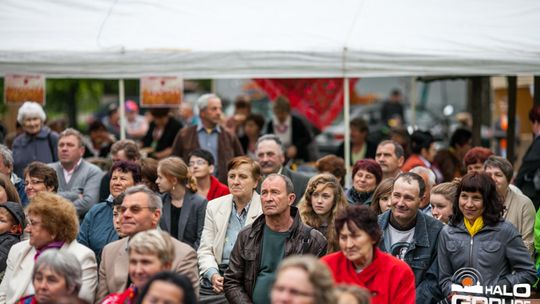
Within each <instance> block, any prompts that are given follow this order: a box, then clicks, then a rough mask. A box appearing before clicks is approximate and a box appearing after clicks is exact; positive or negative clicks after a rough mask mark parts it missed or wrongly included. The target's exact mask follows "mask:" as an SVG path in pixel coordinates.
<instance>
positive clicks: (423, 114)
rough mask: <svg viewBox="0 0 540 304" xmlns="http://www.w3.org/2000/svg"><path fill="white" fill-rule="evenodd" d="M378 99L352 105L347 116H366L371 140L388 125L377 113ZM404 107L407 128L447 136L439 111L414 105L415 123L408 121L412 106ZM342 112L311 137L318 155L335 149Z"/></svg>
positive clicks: (340, 132)
mask: <svg viewBox="0 0 540 304" xmlns="http://www.w3.org/2000/svg"><path fill="white" fill-rule="evenodd" d="M382 104H383V103H382V102H381V101H379V102H376V103H372V104H368V105H355V106H351V108H350V113H351V114H350V116H349V117H350V119H353V118H355V117H362V118H364V119H365V120H366V122H367V123H368V126H369V132H370V134H369V139H370V140H373V141H375V142H378V141H380V140H382V139H383V138H384V137H385V136H386V135H387V134H388V131H389V129H388V127H387V126H386V123H385V122H384V121H383V120H382V117H381V107H382ZM404 107H405V121H406V124H405V126H406V127H407V131H408V132H409V134H410V133H412V132H413V131H414V130H416V129H421V130H429V131H430V132H431V134H432V135H433V136H434V137H435V139H436V140H437V141H444V140H446V138H448V136H447V134H448V128H449V127H448V125H449V122H448V119H447V117H445V116H444V115H443V114H442V111H441V114H439V115H437V114H435V113H434V112H433V111H431V110H430V109H426V108H420V107H417V108H416V123H415V124H414V125H411V122H412V120H413V119H412V113H413V112H412V109H411V107H410V105H409V104H404ZM343 120H344V114H343V112H342V113H341V114H340V116H338V117H337V118H336V119H335V120H334V122H333V123H332V124H331V125H330V126H328V127H326V128H325V129H324V130H323V131H322V132H321V134H319V135H318V136H317V137H316V138H315V141H316V143H317V147H318V148H319V153H320V155H321V156H322V155H326V154H332V153H335V152H336V150H337V148H338V146H339V145H340V144H341V143H342V142H343V140H344V139H345V124H344V121H343Z"/></svg>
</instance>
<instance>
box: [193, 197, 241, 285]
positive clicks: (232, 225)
mask: <svg viewBox="0 0 540 304" xmlns="http://www.w3.org/2000/svg"><path fill="white" fill-rule="evenodd" d="M231 204H232V210H231V215H230V216H229V223H228V224H227V232H226V233H225V244H223V253H222V255H221V264H229V258H230V257H231V252H232V250H233V247H234V243H236V239H237V238H238V233H240V230H242V228H244V226H245V225H246V220H247V214H248V212H249V207H250V206H251V201H250V202H249V203H248V204H247V205H246V206H245V207H244V208H243V209H242V211H240V214H238V212H237V211H236V203H235V202H234V201H233V202H232V203H231ZM215 273H219V271H218V270H217V269H215V268H210V269H208V270H207V271H206V273H205V274H204V275H205V276H206V277H207V278H208V280H211V279H212V275H214V274H215Z"/></svg>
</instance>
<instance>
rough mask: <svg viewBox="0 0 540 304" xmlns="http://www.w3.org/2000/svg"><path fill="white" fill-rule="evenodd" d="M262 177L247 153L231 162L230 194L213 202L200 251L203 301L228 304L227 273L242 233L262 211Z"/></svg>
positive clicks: (201, 301)
mask: <svg viewBox="0 0 540 304" xmlns="http://www.w3.org/2000/svg"><path fill="white" fill-rule="evenodd" d="M260 177H261V168H260V167H259V165H258V164H257V163H256V162H255V161H253V160H252V159H251V158H249V157H247V156H238V157H235V158H233V159H232V160H231V161H230V162H229V164H228V165H227V184H228V185H229V190H230V193H231V194H229V195H226V196H222V197H220V198H216V199H214V200H212V201H210V202H209V203H208V205H207V207H206V217H205V220H204V229H203V232H202V236H201V243H200V246H199V249H198V251H197V256H198V260H199V270H200V274H201V278H202V282H201V294H200V303H227V300H226V299H225V295H224V293H223V272H224V270H225V269H226V268H227V266H228V264H229V257H230V254H231V251H232V249H233V246H234V243H235V242H236V237H237V236H238V232H240V230H241V229H242V228H244V227H245V226H247V225H250V224H251V223H252V222H253V221H254V220H255V219H256V218H257V217H258V216H259V215H261V214H262V208H261V198H260V196H259V194H258V193H257V192H256V191H255V188H256V187H257V183H258V182H259V179H260Z"/></svg>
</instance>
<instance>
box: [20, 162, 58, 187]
mask: <svg viewBox="0 0 540 304" xmlns="http://www.w3.org/2000/svg"><path fill="white" fill-rule="evenodd" d="M27 175H28V176H29V177H37V178H40V179H42V180H43V183H44V184H45V187H47V188H52V189H53V192H56V191H58V175H56V171H54V169H53V168H51V167H49V166H47V165H46V164H44V163H42V162H38V161H35V162H31V163H30V164H29V165H28V166H26V168H24V172H23V176H22V178H23V179H25V178H26V176H27Z"/></svg>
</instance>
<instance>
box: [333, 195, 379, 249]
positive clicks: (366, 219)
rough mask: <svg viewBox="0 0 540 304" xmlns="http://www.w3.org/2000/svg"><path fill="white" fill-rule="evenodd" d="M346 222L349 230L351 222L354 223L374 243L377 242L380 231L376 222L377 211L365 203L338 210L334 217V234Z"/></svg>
mask: <svg viewBox="0 0 540 304" xmlns="http://www.w3.org/2000/svg"><path fill="white" fill-rule="evenodd" d="M345 224H347V227H348V228H349V230H351V226H352V225H351V224H354V225H355V226H356V227H358V229H361V230H364V231H365V232H366V233H367V234H368V235H369V236H370V237H371V239H372V240H373V241H375V244H377V243H379V241H380V239H381V236H382V232H381V228H380V227H379V223H378V222H377V213H375V211H373V210H371V209H370V208H369V207H368V206H365V205H349V206H347V207H346V208H345V209H342V210H341V211H339V212H338V214H337V216H336V219H335V227H334V228H335V229H336V234H337V235H339V232H340V231H341V230H342V229H343V227H344V226H345Z"/></svg>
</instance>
